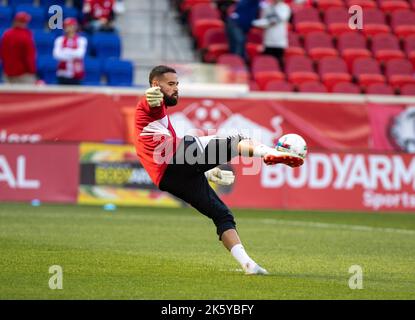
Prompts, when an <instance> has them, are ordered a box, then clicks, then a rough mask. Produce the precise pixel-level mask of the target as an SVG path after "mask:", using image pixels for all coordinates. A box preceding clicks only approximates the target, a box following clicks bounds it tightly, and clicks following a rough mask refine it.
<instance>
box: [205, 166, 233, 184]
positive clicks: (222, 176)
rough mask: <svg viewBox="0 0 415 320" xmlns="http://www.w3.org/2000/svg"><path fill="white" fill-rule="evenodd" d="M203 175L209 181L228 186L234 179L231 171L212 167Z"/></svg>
mask: <svg viewBox="0 0 415 320" xmlns="http://www.w3.org/2000/svg"><path fill="white" fill-rule="evenodd" d="M205 176H206V178H207V179H208V180H209V181H212V182H214V183H216V184H221V185H224V186H228V185H230V184H232V183H233V182H234V181H235V175H234V174H233V172H232V171H228V170H221V169H219V168H213V169H211V170H208V171H206V172H205Z"/></svg>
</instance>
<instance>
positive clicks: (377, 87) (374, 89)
mask: <svg viewBox="0 0 415 320" xmlns="http://www.w3.org/2000/svg"><path fill="white" fill-rule="evenodd" d="M366 93H367V94H386V95H394V94H395V92H394V91H393V89H392V87H391V86H389V85H387V84H386V83H372V84H370V85H368V86H367V88H366Z"/></svg>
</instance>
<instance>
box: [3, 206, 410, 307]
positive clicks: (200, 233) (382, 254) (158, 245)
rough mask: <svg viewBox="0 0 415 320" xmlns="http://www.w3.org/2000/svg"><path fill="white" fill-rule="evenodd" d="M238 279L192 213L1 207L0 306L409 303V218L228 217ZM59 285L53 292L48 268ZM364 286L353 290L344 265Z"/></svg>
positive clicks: (207, 226)
mask: <svg viewBox="0 0 415 320" xmlns="http://www.w3.org/2000/svg"><path fill="white" fill-rule="evenodd" d="M234 214H235V217H236V221H237V224H238V231H239V234H240V235H241V238H242V240H243V241H244V245H245V247H246V249H247V251H248V253H249V254H250V255H251V257H252V258H253V259H254V260H256V261H257V262H258V263H260V264H261V265H263V266H264V267H265V268H267V269H268V271H269V272H270V273H271V274H270V275H269V276H245V275H243V273H242V272H241V271H240V270H239V268H240V267H239V265H238V264H237V263H236V261H235V260H234V259H233V257H232V256H231V255H230V254H229V253H228V252H227V251H226V249H225V248H224V247H223V246H222V244H221V243H220V242H219V241H218V239H217V237H216V233H215V229H214V226H213V224H212V223H211V221H210V220H208V219H207V218H206V217H204V216H202V215H201V214H199V213H198V212H196V211H195V210H193V209H191V208H183V209H160V208H118V209H117V210H116V211H104V210H103V209H102V208H101V207H89V206H66V205H41V206H40V207H32V206H30V205H29V204H4V203H3V204H0V257H1V258H0V299H145V300H153V299H179V300H181V299H186V300H187V299H255V300H257V299H271V300H276V299H414V298H415V215H410V214H373V213H370V214H368V213H322V212H281V211H278V212H277V211H266V210H262V211H261V210H234ZM52 265H60V266H61V267H62V268H63V289H62V290H51V289H50V288H49V285H48V283H49V278H50V277H51V276H52V274H49V267H50V266H52ZM352 265H359V266H361V267H362V269H363V289H355V290H352V289H350V288H349V285H348V283H349V278H350V277H351V276H352V274H350V273H349V268H350V266H352Z"/></svg>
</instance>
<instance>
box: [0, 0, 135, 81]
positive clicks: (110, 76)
mask: <svg viewBox="0 0 415 320" xmlns="http://www.w3.org/2000/svg"><path fill="white" fill-rule="evenodd" d="M6 3H7V5H1V1H0V39H1V36H2V34H3V33H4V31H5V30H6V29H7V28H9V27H10V26H11V24H12V21H13V17H14V15H15V13H16V12H18V11H25V12H27V13H29V14H30V15H31V16H32V20H31V21H30V24H29V28H30V29H31V30H32V32H33V38H34V41H35V45H36V49H37V61H36V62H37V63H36V64H37V68H38V74H39V76H40V77H41V79H42V80H44V81H45V82H46V83H47V84H56V82H57V79H56V67H57V61H56V60H55V59H54V58H53V54H52V53H53V45H54V41H55V39H56V38H57V37H58V36H60V35H62V34H63V31H62V29H53V30H51V29H49V28H48V21H49V18H50V17H51V16H52V15H53V14H54V12H51V13H50V12H49V7H50V6H52V5H60V6H61V7H62V9H63V18H64V19H65V18H67V17H73V18H76V19H77V20H78V21H79V22H82V20H83V16H82V12H80V11H79V10H78V9H76V8H75V7H71V6H66V5H67V4H68V3H67V1H66V0H38V1H34V0H8V1H6ZM70 3H71V1H69V4H70ZM81 34H82V35H83V36H85V37H86V38H87V39H88V49H87V55H86V57H85V73H86V75H85V78H84V79H83V81H82V84H83V85H93V86H100V85H111V86H132V85H133V78H134V77H133V73H134V66H133V64H132V63H131V62H130V61H126V60H121V54H122V39H121V37H120V35H119V34H118V32H116V31H115V32H112V33H96V34H93V35H89V34H86V33H83V32H81ZM0 44H1V43H0ZM1 77H2V66H1V62H0V83H1V82H2V78H1Z"/></svg>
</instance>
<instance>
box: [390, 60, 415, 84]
mask: <svg viewBox="0 0 415 320" xmlns="http://www.w3.org/2000/svg"><path fill="white" fill-rule="evenodd" d="M385 74H386V76H387V78H388V80H389V83H390V84H391V86H392V87H394V88H399V87H402V86H403V85H405V84H415V72H414V69H413V67H412V64H411V63H410V62H409V61H408V60H406V59H392V60H389V61H387V62H386V64H385Z"/></svg>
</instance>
